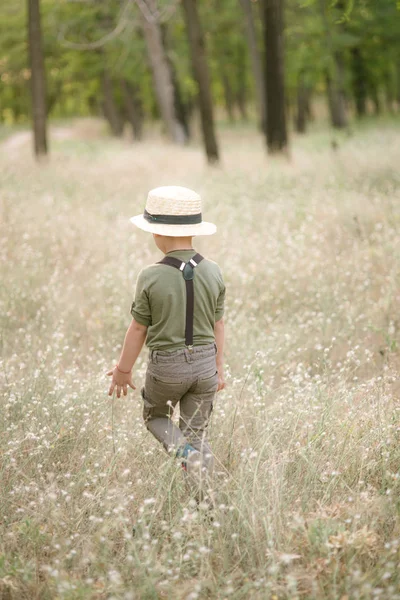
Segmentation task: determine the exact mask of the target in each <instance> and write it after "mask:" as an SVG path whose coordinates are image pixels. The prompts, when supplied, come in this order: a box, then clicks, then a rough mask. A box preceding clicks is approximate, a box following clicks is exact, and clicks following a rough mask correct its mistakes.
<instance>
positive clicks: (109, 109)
mask: <svg viewBox="0 0 400 600" xmlns="http://www.w3.org/2000/svg"><path fill="white" fill-rule="evenodd" d="M101 85H102V90H103V110H104V116H105V117H106V119H107V121H108V123H109V125H110V128H111V133H112V134H113V135H114V136H115V137H121V135H122V132H123V130H124V122H123V119H122V117H121V115H120V112H119V110H118V107H117V105H116V102H115V99H114V92H113V83H112V80H111V77H110V75H109V74H108V72H107V71H104V72H103V76H102V80H101Z"/></svg>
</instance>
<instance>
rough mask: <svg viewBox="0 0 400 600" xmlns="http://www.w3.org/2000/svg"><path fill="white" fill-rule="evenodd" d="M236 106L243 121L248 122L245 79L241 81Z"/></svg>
mask: <svg viewBox="0 0 400 600" xmlns="http://www.w3.org/2000/svg"><path fill="white" fill-rule="evenodd" d="M236 104H237V106H238V108H239V112H240V116H241V117H242V119H243V121H247V119H248V115H247V107H246V86H245V82H244V81H243V79H242V80H241V81H239V89H238V91H237V93H236Z"/></svg>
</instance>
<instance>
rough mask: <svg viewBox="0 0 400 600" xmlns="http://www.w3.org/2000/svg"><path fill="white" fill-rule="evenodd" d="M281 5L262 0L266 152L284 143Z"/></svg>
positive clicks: (280, 148) (279, 149)
mask: <svg viewBox="0 0 400 600" xmlns="http://www.w3.org/2000/svg"><path fill="white" fill-rule="evenodd" d="M283 5H284V0H264V15H265V17H264V43H265V58H266V77H265V84H266V90H265V96H266V106H267V127H266V133H267V136H266V137H267V146H268V151H269V152H270V153H276V152H282V151H284V150H286V148H287V145H288V138H287V127H286V102H285V80H284V67H283V63H284V48H283V31H284V24H283Z"/></svg>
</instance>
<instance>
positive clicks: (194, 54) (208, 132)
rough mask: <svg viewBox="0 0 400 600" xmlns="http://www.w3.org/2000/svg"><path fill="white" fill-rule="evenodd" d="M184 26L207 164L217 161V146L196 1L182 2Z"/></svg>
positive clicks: (203, 42) (202, 37)
mask: <svg viewBox="0 0 400 600" xmlns="http://www.w3.org/2000/svg"><path fill="white" fill-rule="evenodd" d="M182 4H183V10H184V13H185V19H186V26H187V31H188V38H189V47H190V54H191V58H192V64H193V73H194V77H195V80H196V82H197V86H198V94H199V96H198V97H199V108H200V116H201V126H202V130H203V140H204V146H205V150H206V155H207V159H208V162H210V163H214V162H217V161H218V158H219V157H218V146H217V140H216V136H215V131H214V115H213V105H212V97H211V86H210V75H209V71H208V65H207V58H206V49H205V41H204V36H203V32H202V29H201V23H200V19H199V15H198V11H197V2H196V0H183V2H182Z"/></svg>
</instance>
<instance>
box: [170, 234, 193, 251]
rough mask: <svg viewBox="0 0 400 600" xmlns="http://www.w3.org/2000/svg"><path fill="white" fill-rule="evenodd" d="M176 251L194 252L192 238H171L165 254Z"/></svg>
mask: <svg viewBox="0 0 400 600" xmlns="http://www.w3.org/2000/svg"><path fill="white" fill-rule="evenodd" d="M176 250H193V244H192V238H190V237H188V238H169V239H168V241H166V242H165V245H164V254H168V253H169V252H174V251H176Z"/></svg>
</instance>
